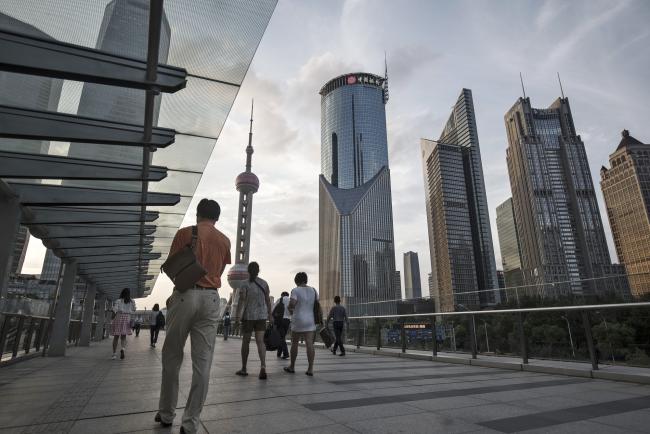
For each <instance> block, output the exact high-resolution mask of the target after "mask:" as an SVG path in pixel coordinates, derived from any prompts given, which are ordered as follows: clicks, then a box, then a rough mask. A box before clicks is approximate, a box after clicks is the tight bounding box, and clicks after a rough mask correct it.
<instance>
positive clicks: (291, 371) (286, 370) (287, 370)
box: [283, 366, 296, 374]
mask: <svg viewBox="0 0 650 434" xmlns="http://www.w3.org/2000/svg"><path fill="white" fill-rule="evenodd" d="M283 369H284V372H288V373H289V374H295V373H296V371H294V370H293V369H291V368H289V367H288V366H285V367H284V368H283Z"/></svg>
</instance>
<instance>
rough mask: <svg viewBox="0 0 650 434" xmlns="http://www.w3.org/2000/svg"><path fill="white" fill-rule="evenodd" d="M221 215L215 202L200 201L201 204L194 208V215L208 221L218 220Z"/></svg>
mask: <svg viewBox="0 0 650 434" xmlns="http://www.w3.org/2000/svg"><path fill="white" fill-rule="evenodd" d="M220 214H221V207H220V206H219V204H218V203H217V201H216V200H212V199H201V202H199V204H198V205H197V206H196V215H197V216H198V217H203V218H206V219H210V220H219V215H220Z"/></svg>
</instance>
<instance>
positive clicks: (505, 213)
mask: <svg viewBox="0 0 650 434" xmlns="http://www.w3.org/2000/svg"><path fill="white" fill-rule="evenodd" d="M497 233H498V234H499V246H500V247H501V264H502V265H503V278H504V284H505V287H507V288H510V287H513V286H521V285H523V277H522V275H521V255H520V254H519V236H518V235H517V223H516V222H515V214H514V210H513V208H512V198H511V197H509V198H508V199H506V200H505V201H504V202H503V203H502V204H501V205H499V206H497Z"/></svg>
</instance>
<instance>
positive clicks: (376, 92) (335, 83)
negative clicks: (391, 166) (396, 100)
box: [320, 73, 388, 188]
mask: <svg viewBox="0 0 650 434" xmlns="http://www.w3.org/2000/svg"><path fill="white" fill-rule="evenodd" d="M384 83H385V81H384V78H382V77H379V76H376V75H372V74H366V73H355V74H346V75H344V76H341V77H337V78H335V79H333V80H331V81H330V82H328V83H327V84H326V85H325V86H323V88H322V89H321V91H320V94H321V95H322V98H321V173H322V174H323V176H325V179H327V181H328V182H330V183H331V184H332V185H334V186H335V187H339V188H354V187H358V186H360V185H362V184H363V183H365V182H367V181H369V180H370V179H371V178H372V177H373V176H375V175H376V174H377V173H378V172H379V170H380V169H381V168H382V167H384V166H386V167H388V142H387V139H386V110H385V103H386V98H385V86H384Z"/></svg>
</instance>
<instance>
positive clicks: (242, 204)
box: [228, 102, 260, 300]
mask: <svg viewBox="0 0 650 434" xmlns="http://www.w3.org/2000/svg"><path fill="white" fill-rule="evenodd" d="M252 159H253V103H252V102H251V120H250V131H249V133H248V146H247V147H246V171H245V172H242V173H240V174H239V175H238V176H237V178H236V180H235V186H236V187H237V191H239V211H238V215H237V237H236V238H237V250H236V258H235V265H233V266H232V267H231V268H230V271H228V283H229V284H230V286H231V287H232V289H233V298H232V300H237V297H235V294H236V292H237V290H238V289H239V288H240V287H241V285H242V284H243V283H244V282H246V281H247V280H248V271H247V268H248V255H249V252H250V241H251V217H252V215H253V194H255V193H257V190H258V189H259V187H260V181H259V179H258V178H257V175H255V174H254V173H253V172H252V171H251V163H252Z"/></svg>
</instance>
